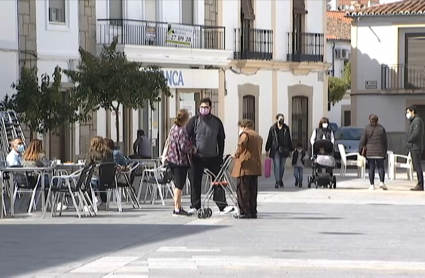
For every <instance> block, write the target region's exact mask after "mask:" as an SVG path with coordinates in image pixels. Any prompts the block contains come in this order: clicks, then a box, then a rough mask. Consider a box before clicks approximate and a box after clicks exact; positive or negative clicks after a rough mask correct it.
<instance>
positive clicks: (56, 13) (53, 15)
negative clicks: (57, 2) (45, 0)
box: [49, 8, 65, 23]
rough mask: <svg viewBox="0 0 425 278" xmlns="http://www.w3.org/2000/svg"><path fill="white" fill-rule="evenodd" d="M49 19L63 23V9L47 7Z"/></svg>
mask: <svg viewBox="0 0 425 278" xmlns="http://www.w3.org/2000/svg"><path fill="white" fill-rule="evenodd" d="M49 21H50V22H60V23H65V10H63V9H56V8H49Z"/></svg>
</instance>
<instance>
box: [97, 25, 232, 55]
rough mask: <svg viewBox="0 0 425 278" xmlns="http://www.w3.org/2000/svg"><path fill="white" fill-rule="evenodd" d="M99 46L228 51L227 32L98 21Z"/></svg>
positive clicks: (211, 27) (196, 26)
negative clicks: (226, 45)
mask: <svg viewBox="0 0 425 278" xmlns="http://www.w3.org/2000/svg"><path fill="white" fill-rule="evenodd" d="M97 22H98V24H97V43H99V44H109V43H111V42H112V40H113V38H114V37H117V38H118V43H119V44H132V45H149V46H167V47H183V48H198V49H225V39H224V38H225V28H224V27H218V26H203V25H185V24H177V23H175V24H174V23H164V22H152V21H143V20H131V19H99V20H98V21H97Z"/></svg>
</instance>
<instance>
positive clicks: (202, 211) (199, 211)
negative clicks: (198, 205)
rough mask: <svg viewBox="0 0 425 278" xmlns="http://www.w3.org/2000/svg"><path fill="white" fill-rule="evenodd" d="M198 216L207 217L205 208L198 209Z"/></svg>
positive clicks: (200, 217)
mask: <svg viewBox="0 0 425 278" xmlns="http://www.w3.org/2000/svg"><path fill="white" fill-rule="evenodd" d="M198 218H199V219H204V218H205V215H204V210H203V209H198Z"/></svg>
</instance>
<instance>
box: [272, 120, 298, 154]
mask: <svg viewBox="0 0 425 278" xmlns="http://www.w3.org/2000/svg"><path fill="white" fill-rule="evenodd" d="M282 128H283V131H284V138H283V146H280V145H279V139H278V127H277V123H276V124H274V125H272V126H271V127H270V130H269V135H268V137H267V142H266V152H268V151H270V154H269V157H270V158H274V156H275V154H276V153H277V151H278V150H279V147H282V148H283V149H286V150H287V151H288V154H289V155H290V152H292V151H293V150H294V147H293V146H292V139H291V131H290V130H289V127H288V126H287V125H286V124H283V127H282ZM289 155H288V156H289Z"/></svg>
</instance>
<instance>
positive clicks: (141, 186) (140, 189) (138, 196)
mask: <svg viewBox="0 0 425 278" xmlns="http://www.w3.org/2000/svg"><path fill="white" fill-rule="evenodd" d="M145 176H146V174H145V172H143V173H142V179H141V180H140V183H139V190H138V192H137V200H139V201H140V196H141V195H142V189H143V181H144V180H145ZM146 190H147V189H146ZM145 201H146V199H145Z"/></svg>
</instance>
